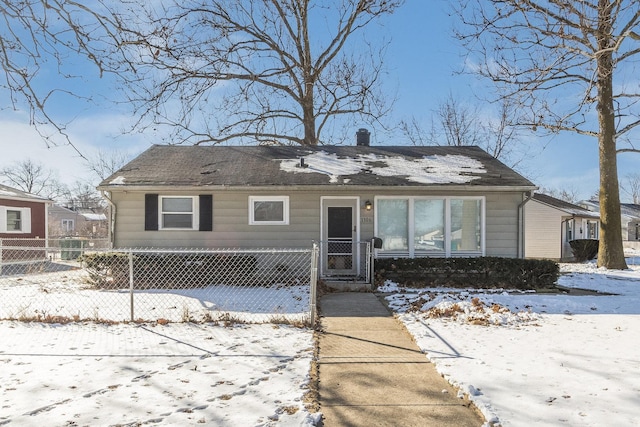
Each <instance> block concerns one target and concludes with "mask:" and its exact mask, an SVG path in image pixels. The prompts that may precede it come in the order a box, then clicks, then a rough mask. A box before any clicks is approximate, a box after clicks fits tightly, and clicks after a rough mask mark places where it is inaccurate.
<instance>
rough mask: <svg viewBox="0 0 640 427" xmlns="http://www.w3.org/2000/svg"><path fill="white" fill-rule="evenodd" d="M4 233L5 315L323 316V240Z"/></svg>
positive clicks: (293, 319)
mask: <svg viewBox="0 0 640 427" xmlns="http://www.w3.org/2000/svg"><path fill="white" fill-rule="evenodd" d="M41 242H43V243H44V240H41ZM0 243H1V245H0V319H14V320H25V321H32V320H35V321H48V322H68V321H86V320H93V321H100V322H122V321H135V322H159V323H169V322H244V323H264V322H277V323H300V324H310V323H312V321H313V319H314V317H315V286H316V282H317V259H318V249H317V247H315V246H314V247H313V248H310V249H255V250H240V249H206V250H204V249H203V250H189V249H184V250H176V249H166V250H162V249H140V248H136V249H114V250H109V249H101V248H96V244H94V245H91V246H89V245H85V244H74V245H72V246H70V245H68V244H66V245H65V244H64V243H62V244H60V245H57V246H47V245H44V244H40V243H39V242H32V243H33V244H32V245H30V246H29V245H27V244H26V242H24V241H23V242H21V244H19V245H17V244H15V243H16V242H7V241H1V242H0ZM7 243H11V245H7Z"/></svg>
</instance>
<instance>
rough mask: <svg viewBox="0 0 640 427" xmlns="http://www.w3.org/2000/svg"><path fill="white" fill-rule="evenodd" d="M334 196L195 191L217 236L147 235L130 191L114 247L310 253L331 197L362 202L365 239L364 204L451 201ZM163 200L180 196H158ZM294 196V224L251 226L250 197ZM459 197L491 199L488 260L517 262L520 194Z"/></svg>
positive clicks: (121, 206)
mask: <svg viewBox="0 0 640 427" xmlns="http://www.w3.org/2000/svg"><path fill="white" fill-rule="evenodd" d="M328 190H329V192H323V191H319V190H314V191H305V190H301V191H291V190H290V191H269V192H266V191H260V192H258V191H255V190H253V191H252V190H246V191H245V190H242V191H238V190H234V191H212V192H209V193H207V192H205V191H199V192H198V191H194V192H181V193H180V195H187V196H197V195H199V194H212V195H213V231H173V230H167V231H162V230H160V231H145V230H144V192H136V191H128V192H127V193H124V192H117V193H113V194H112V200H113V202H114V203H115V204H116V206H117V213H116V215H117V217H116V227H115V231H114V239H115V241H114V243H115V246H116V247H121V248H124V247H165V248H205V247H215V248H272V247H295V248H308V247H310V246H311V244H312V242H313V241H319V240H320V238H321V237H320V231H321V230H320V206H321V198H322V197H327V198H330V197H332V196H335V197H344V196H353V197H360V205H361V209H360V211H359V215H360V227H359V228H360V240H363V241H368V240H370V239H371V238H372V237H373V232H374V220H373V212H374V210H371V211H366V210H364V208H363V207H362V205H363V204H364V201H365V200H371V201H372V202H373V201H374V196H376V195H378V196H393V195H398V196H407V195H415V196H437V195H441V196H451V195H452V194H451V193H443V192H438V193H437V192H433V191H424V190H423V191H419V189H416V188H411V189H406V188H400V187H399V188H397V189H388V190H382V191H375V192H373V191H370V192H362V191H357V190H347V191H339V190H336V189H328ZM157 193H159V194H161V195H176V194H175V193H165V192H162V191H157ZM256 195H273V196H289V203H290V221H289V225H249V211H248V208H249V196H256ZM455 195H456V196H480V195H485V196H486V205H485V206H486V210H485V213H486V217H485V218H486V235H485V237H486V239H485V242H486V255H488V256H501V257H516V256H517V254H518V248H517V244H518V205H519V204H520V203H521V202H522V193H520V192H511V193H507V192H500V193H497V192H496V193H488V194H479V193H477V192H456V193H455Z"/></svg>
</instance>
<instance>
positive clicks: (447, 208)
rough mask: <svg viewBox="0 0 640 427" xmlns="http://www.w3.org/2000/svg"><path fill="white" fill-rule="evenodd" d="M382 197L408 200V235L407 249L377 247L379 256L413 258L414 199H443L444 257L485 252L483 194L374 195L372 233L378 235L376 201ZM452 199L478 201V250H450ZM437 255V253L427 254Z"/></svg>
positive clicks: (477, 254) (481, 254)
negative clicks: (396, 249)
mask: <svg viewBox="0 0 640 427" xmlns="http://www.w3.org/2000/svg"><path fill="white" fill-rule="evenodd" d="M383 199H392V200H407V201H408V212H409V215H408V218H407V221H408V236H407V246H408V251H406V252H404V251H402V252H403V253H402V254H401V253H400V251H384V250H382V249H377V250H376V253H377V254H379V255H380V256H381V257H384V256H391V257H400V256H407V257H409V258H415V256H416V249H415V219H414V210H415V208H414V202H415V201H416V200H444V239H445V241H444V248H445V250H444V252H443V253H442V252H441V253H442V254H443V255H444V257H446V258H450V257H451V256H456V257H465V256H485V254H486V243H485V242H486V234H487V221H486V205H487V201H486V197H485V196H376V197H375V201H376V202H375V212H374V215H375V223H374V233H375V235H378V219H379V218H378V203H377V202H378V201H379V200H383ZM452 200H476V201H480V251H452V250H451V239H452V235H451V201H452ZM418 254H419V255H421V256H422V255H424V256H427V254H425V253H422V252H419V251H418ZM428 255H433V256H437V253H434V254H428Z"/></svg>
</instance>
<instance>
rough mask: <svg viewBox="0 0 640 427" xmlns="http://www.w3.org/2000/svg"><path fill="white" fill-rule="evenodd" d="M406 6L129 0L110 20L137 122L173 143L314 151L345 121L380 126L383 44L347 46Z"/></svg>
mask: <svg viewBox="0 0 640 427" xmlns="http://www.w3.org/2000/svg"><path fill="white" fill-rule="evenodd" d="M401 3H402V0H346V1H344V0H331V1H322V2H314V1H310V0H268V1H265V0H245V1H242V2H238V1H230V0H207V1H204V0H186V1H185V0H172V1H165V2H163V3H162V5H161V6H159V5H158V3H157V2H139V1H137V0H136V1H134V2H133V1H132V2H126V4H127V7H126V8H120V9H119V10H120V11H113V22H114V23H115V26H116V27H117V34H118V37H119V38H120V40H119V43H120V45H119V48H120V51H121V52H122V53H123V54H124V58H125V62H123V63H122V64H131V70H132V71H135V74H128V75H127V76H128V77H127V78H126V84H127V89H128V92H127V93H128V95H129V99H128V100H129V101H130V102H132V103H133V105H135V106H136V113H137V114H138V115H139V117H140V119H139V121H138V125H139V126H142V127H146V126H147V125H150V126H153V127H154V128H157V127H162V126H166V127H168V128H170V129H172V131H173V132H172V135H171V138H172V142H174V143H175V142H178V143H179V142H191V143H195V144H210V143H221V142H225V141H229V140H235V141H236V142H238V141H239V142H240V143H242V142H249V143H255V141H258V142H260V143H264V144H273V143H284V144H302V145H316V144H318V143H322V142H323V138H322V136H321V135H323V134H324V133H325V131H326V130H327V129H328V128H330V127H331V128H332V129H334V128H335V126H336V123H338V120H339V118H341V117H346V118H352V117H353V116H359V117H361V118H363V120H368V121H377V120H378V119H380V118H381V117H382V116H383V115H384V114H385V113H386V112H387V111H388V107H389V105H388V103H387V101H389V99H387V98H385V97H384V96H382V94H381V93H379V92H378V91H377V89H376V88H377V86H378V84H379V83H380V79H381V73H382V70H383V69H382V56H383V54H384V49H385V47H386V43H383V44H382V46H381V47H374V46H373V45H368V46H367V45H366V44H365V43H363V44H361V45H360V46H364V47H366V50H365V51H360V52H356V51H354V49H348V47H349V45H350V43H351V41H352V39H353V38H355V37H356V35H357V33H362V32H363V31H364V28H365V27H367V26H369V25H370V24H371V23H372V22H373V21H374V20H377V19H378V18H380V17H382V16H383V15H385V14H389V13H392V12H393V11H394V10H395V9H396V8H397V7H398V6H399V5H400V4H401ZM130 10H135V11H136V13H135V16H131V13H130ZM373 35H374V34H372V33H370V34H368V36H369V38H370V39H373V38H374V37H373ZM352 123H353V121H352V120H351V121H349V125H350V126H351V129H350V130H351V131H353V127H352V126H353V125H352ZM331 141H332V143H335V142H336V140H335V139H332V140H331Z"/></svg>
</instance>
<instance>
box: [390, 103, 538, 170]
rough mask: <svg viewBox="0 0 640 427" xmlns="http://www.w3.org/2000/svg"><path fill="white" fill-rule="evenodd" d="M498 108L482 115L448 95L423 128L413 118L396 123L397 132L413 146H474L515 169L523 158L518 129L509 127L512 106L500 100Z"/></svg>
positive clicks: (475, 107) (476, 107)
mask: <svg viewBox="0 0 640 427" xmlns="http://www.w3.org/2000/svg"><path fill="white" fill-rule="evenodd" d="M497 105H498V109H497V110H496V111H492V112H483V111H482V109H481V108H480V107H479V106H478V105H477V104H476V105H472V104H468V103H463V102H461V101H460V100H458V99H456V98H455V97H454V96H453V95H451V94H449V96H448V98H447V99H445V100H444V101H442V102H441V103H440V104H439V105H438V108H437V109H436V110H435V111H434V113H433V116H432V117H431V122H430V126H429V127H428V128H426V129H425V127H424V126H423V125H422V124H421V123H420V121H419V120H417V119H416V118H415V117H413V118H411V120H409V121H406V120H403V121H401V122H400V130H401V131H402V132H403V134H404V135H405V136H406V137H407V138H408V139H409V140H410V141H411V142H412V143H413V144H414V145H450V146H465V145H477V146H479V147H481V148H483V149H484V150H485V151H486V152H488V153H489V154H491V155H492V156H493V157H495V158H497V159H499V160H501V161H502V162H504V163H506V164H508V165H509V166H510V167H513V168H517V167H518V166H519V165H520V164H521V163H522V161H523V160H524V159H525V158H526V150H525V147H524V146H523V145H522V143H521V142H520V134H519V131H518V129H517V128H516V127H515V126H513V125H512V124H511V118H512V117H513V116H514V111H513V109H514V105H513V103H511V102H510V101H509V100H508V99H504V100H501V102H499V103H498V104H497Z"/></svg>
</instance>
